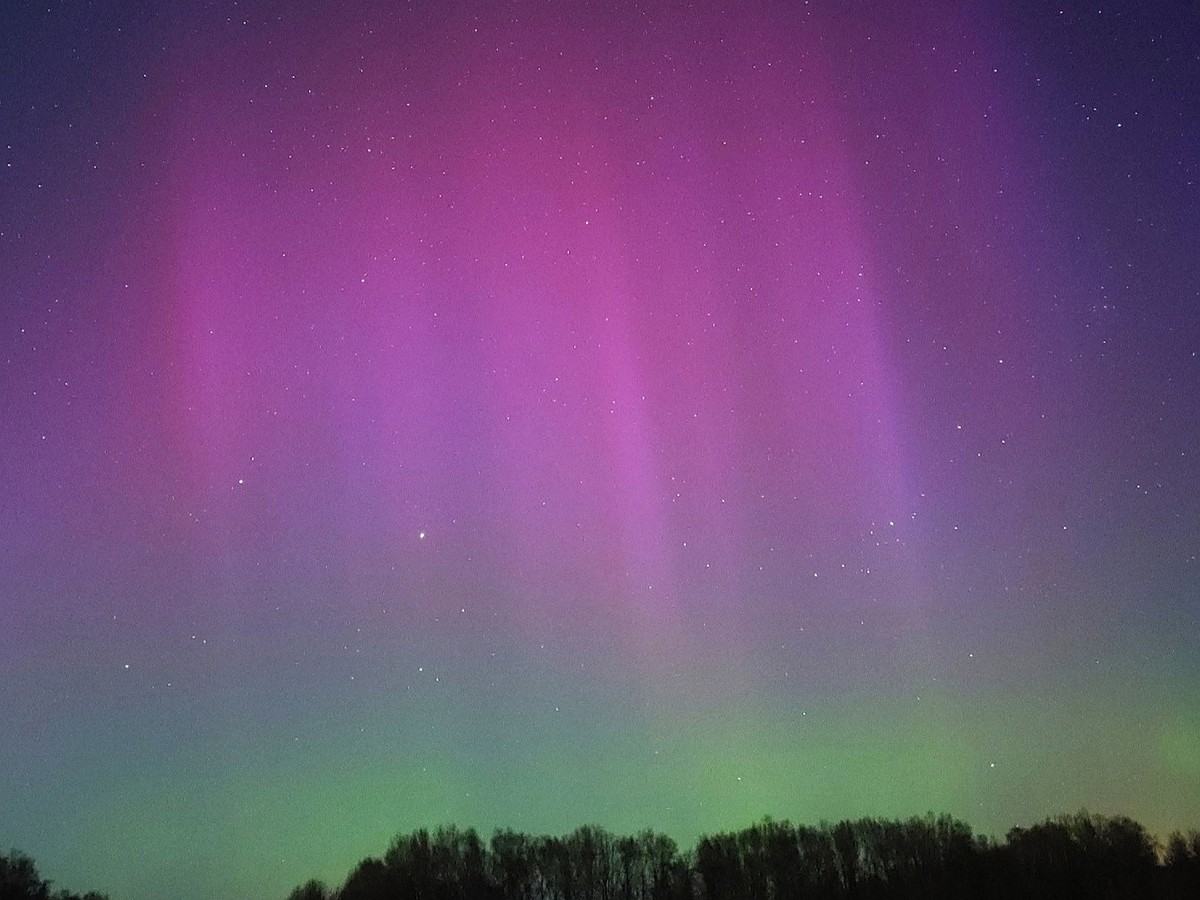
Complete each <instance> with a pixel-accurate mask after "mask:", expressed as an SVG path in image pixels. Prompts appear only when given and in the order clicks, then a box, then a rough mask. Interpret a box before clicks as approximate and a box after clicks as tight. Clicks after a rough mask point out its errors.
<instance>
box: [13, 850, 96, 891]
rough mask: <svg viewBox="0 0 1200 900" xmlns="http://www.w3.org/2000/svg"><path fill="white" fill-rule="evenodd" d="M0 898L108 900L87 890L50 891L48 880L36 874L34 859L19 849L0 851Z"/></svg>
mask: <svg viewBox="0 0 1200 900" xmlns="http://www.w3.org/2000/svg"><path fill="white" fill-rule="evenodd" d="M0 900H108V898H107V897H106V896H105V895H104V894H100V893H97V892H96V891H88V892H87V893H86V894H83V895H82V896H80V895H79V894H74V893H71V892H70V891H63V890H60V891H57V892H56V893H54V894H51V893H50V882H49V881H43V880H42V878H41V876H40V875H38V870H37V866H36V865H35V864H34V861H33V860H32V859H31V858H30V857H28V856H26V855H25V854H24V853H22V852H21V851H20V850H11V851H9V852H8V853H7V854H5V853H0Z"/></svg>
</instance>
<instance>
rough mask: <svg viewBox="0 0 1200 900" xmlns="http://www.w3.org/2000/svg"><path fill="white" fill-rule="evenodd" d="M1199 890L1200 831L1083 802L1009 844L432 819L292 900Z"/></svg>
mask: <svg viewBox="0 0 1200 900" xmlns="http://www.w3.org/2000/svg"><path fill="white" fill-rule="evenodd" d="M968 897H969V898H979V900H1011V898H1018V897H1019V898H1027V900H1093V898H1095V900H1143V898H1144V900H1184V898H1188V900H1196V898H1200V832H1190V833H1189V834H1186V835H1185V834H1180V833H1176V834H1173V835H1171V837H1170V838H1169V839H1168V841H1167V842H1166V844H1165V845H1160V844H1159V843H1158V842H1157V841H1156V840H1155V839H1154V838H1153V837H1152V836H1151V835H1150V834H1149V833H1148V832H1147V831H1146V829H1145V828H1144V827H1143V826H1142V825H1140V824H1139V823H1137V822H1135V821H1134V820H1132V819H1130V818H1127V817H1124V816H1102V815H1094V814H1091V813H1087V812H1079V813H1075V814H1073V815H1064V816H1057V817H1055V818H1051V819H1047V820H1046V821H1044V822H1041V823H1038V824H1036V825H1031V826H1028V827H1021V828H1014V829H1012V830H1011V831H1009V832H1008V834H1007V835H1006V836H1005V839H1004V840H1002V841H996V840H992V839H990V838H988V837H985V836H981V835H976V834H974V833H973V832H972V830H971V827H970V826H969V825H967V824H966V823H964V822H961V821H959V820H957V819H954V818H952V817H950V816H944V815H943V816H934V815H932V814H930V815H927V816H924V817H919V818H911V819H905V820H902V821H901V820H886V819H873V818H867V819H856V820H847V821H843V822H838V823H837V824H833V825H831V824H827V823H821V824H820V825H816V826H807V825H793V824H791V823H790V822H786V821H785V822H775V821H772V820H770V819H764V820H763V821H762V822H759V823H757V824H754V825H751V826H750V827H749V828H744V829H742V830H741V831H735V832H729V833H720V834H713V835H705V836H702V837H701V838H700V840H699V841H698V843H697V844H696V846H695V848H694V849H691V850H688V851H681V850H680V849H679V847H678V846H677V845H676V843H675V841H673V840H672V839H671V838H669V837H667V836H666V835H663V834H657V833H655V832H653V831H644V832H642V833H641V834H638V835H635V836H621V835H615V834H611V833H610V832H608V831H605V830H604V829H603V828H599V827H596V826H584V827H582V828H578V829H576V830H575V831H574V832H572V833H571V834H569V835H566V836H563V837H555V836H546V835H541V836H530V835H526V834H522V833H520V832H516V831H510V830H500V831H497V832H495V833H494V834H493V835H492V837H491V840H490V841H484V840H483V839H482V838H480V836H479V835H478V834H477V833H476V832H475V830H474V829H470V828H468V829H465V830H461V829H459V828H457V827H453V826H450V827H443V828H438V829H437V830H435V831H433V832H432V833H431V832H430V831H428V830H425V829H422V830H418V831H414V832H412V833H411V834H401V835H399V836H397V837H396V838H395V839H394V840H393V841H392V842H391V845H390V846H389V847H388V849H387V851H386V852H385V853H384V854H383V856H381V857H368V858H366V859H364V860H362V861H361V862H360V863H358V865H357V866H355V867H354V869H353V870H352V871H351V872H350V874H349V876H348V877H347V878H346V881H345V882H344V883H343V884H342V885H341V886H340V887H338V888H334V889H330V888H329V887H327V886H326V885H325V884H324V883H322V882H320V881H316V880H314V881H309V882H308V883H306V884H304V885H301V886H300V887H297V888H296V889H295V890H293V891H292V892H291V894H290V895H289V897H288V900H918V898H920V900H935V898H968Z"/></svg>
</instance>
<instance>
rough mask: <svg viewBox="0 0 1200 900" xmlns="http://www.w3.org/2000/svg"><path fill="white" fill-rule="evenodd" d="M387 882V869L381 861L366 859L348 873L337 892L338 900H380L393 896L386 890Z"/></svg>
mask: <svg viewBox="0 0 1200 900" xmlns="http://www.w3.org/2000/svg"><path fill="white" fill-rule="evenodd" d="M388 880H389V879H388V869H387V866H385V865H384V864H383V861H382V860H379V859H375V858H374V857H367V858H366V859H364V860H363V861H362V862H360V863H359V864H358V865H357V866H356V867H355V868H354V871H353V872H351V873H350V877H349V878H347V879H346V883H345V884H344V885H342V889H341V890H340V891H338V894H337V897H338V900H382V898H385V897H391V896H395V895H394V894H393V893H392V892H390V891H389V890H388Z"/></svg>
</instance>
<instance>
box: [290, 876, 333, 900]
mask: <svg viewBox="0 0 1200 900" xmlns="http://www.w3.org/2000/svg"><path fill="white" fill-rule="evenodd" d="M288 900H329V888H327V887H326V886H325V882H323V881H317V880H316V879H315V878H314V879H312V880H311V881H307V882H305V883H304V884H302V885H300V887H298V888H296V889H295V890H294V891H292V892H291V893H290V894H288Z"/></svg>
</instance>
